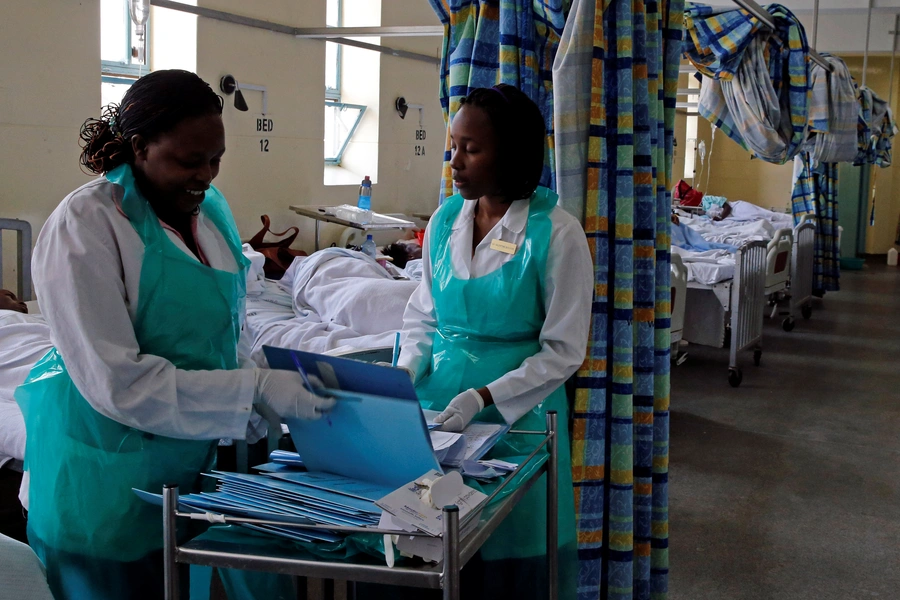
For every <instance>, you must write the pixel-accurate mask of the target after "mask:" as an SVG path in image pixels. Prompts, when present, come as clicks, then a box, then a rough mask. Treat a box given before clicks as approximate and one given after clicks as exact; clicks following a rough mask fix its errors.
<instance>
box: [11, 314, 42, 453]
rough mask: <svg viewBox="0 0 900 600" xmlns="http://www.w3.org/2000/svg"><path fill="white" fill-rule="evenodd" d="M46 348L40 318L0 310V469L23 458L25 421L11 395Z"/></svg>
mask: <svg viewBox="0 0 900 600" xmlns="http://www.w3.org/2000/svg"><path fill="white" fill-rule="evenodd" d="M50 348H51V346H50V328H49V327H48V326H47V323H46V322H45V321H44V318H43V317H41V316H40V315H23V314H21V313H17V312H13V311H7V310H0V466H2V465H4V464H6V463H7V462H9V461H10V460H12V459H17V460H23V458H24V456H25V421H24V419H23V418H22V411H21V410H19V405H18V404H16V401H15V398H14V394H15V391H16V388H17V387H18V386H19V385H21V384H22V383H23V382H24V381H25V378H26V377H28V373H29V372H31V368H32V367H33V366H34V364H35V363H36V362H37V361H38V360H40V359H41V358H42V357H43V356H44V355H45V354H47V352H49V351H50Z"/></svg>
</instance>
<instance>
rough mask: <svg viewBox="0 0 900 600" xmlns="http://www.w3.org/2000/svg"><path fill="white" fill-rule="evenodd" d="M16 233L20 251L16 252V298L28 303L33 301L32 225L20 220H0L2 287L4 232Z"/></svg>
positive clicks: (1, 283) (1, 276) (1, 274)
mask: <svg viewBox="0 0 900 600" xmlns="http://www.w3.org/2000/svg"><path fill="white" fill-rule="evenodd" d="M3 231H15V232H16V243H17V244H18V249H17V252H16V261H17V262H16V279H17V281H16V284H17V285H16V296H18V298H19V300H21V301H23V302H27V301H29V300H32V299H33V296H32V289H31V223H29V222H28V221H22V220H20V219H0V287H3V243H2V232H3Z"/></svg>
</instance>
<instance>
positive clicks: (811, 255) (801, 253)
mask: <svg viewBox="0 0 900 600" xmlns="http://www.w3.org/2000/svg"><path fill="white" fill-rule="evenodd" d="M815 254H816V224H815V221H814V220H813V219H807V220H804V221H802V222H801V223H800V224H799V225H798V226H797V227H796V228H794V256H793V262H792V264H791V286H790V296H791V312H794V311H796V310H797V309H798V308H799V309H800V314H801V315H803V318H804V319H809V318H810V317H812V299H813V279H814V277H813V271H814V269H815Z"/></svg>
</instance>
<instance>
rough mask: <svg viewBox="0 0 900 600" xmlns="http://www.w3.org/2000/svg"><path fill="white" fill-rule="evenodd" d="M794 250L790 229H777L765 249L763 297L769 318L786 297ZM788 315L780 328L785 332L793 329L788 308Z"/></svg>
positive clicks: (790, 312) (774, 313)
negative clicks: (765, 300) (769, 311)
mask: <svg viewBox="0 0 900 600" xmlns="http://www.w3.org/2000/svg"><path fill="white" fill-rule="evenodd" d="M793 250H794V232H793V230H791V229H779V230H777V231H776V232H775V234H774V235H773V236H772V240H771V241H770V242H769V244H768V246H767V248H766V288H765V297H766V298H768V299H769V306H771V307H772V314H771V315H770V318H774V317H775V315H776V314H778V301H779V300H780V299H781V298H782V297H784V296H786V295H787V290H788V286H789V285H790V281H791V256H792V254H793ZM787 312H788V315H787V317H786V318H785V319H784V322H783V323H782V326H783V327H784V330H785V331H790V330H791V329H793V328H794V316H793V314H792V313H793V311H791V309H790V308H788V311H787Z"/></svg>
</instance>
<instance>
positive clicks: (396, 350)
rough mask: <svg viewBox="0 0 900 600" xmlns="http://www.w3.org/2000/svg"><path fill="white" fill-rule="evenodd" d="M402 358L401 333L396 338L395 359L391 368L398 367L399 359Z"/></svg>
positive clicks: (392, 360)
mask: <svg viewBox="0 0 900 600" xmlns="http://www.w3.org/2000/svg"><path fill="white" fill-rule="evenodd" d="M398 358H400V332H399V331H398V332H397V335H396V336H394V358H392V359H391V366H392V367H396V366H397V359H398Z"/></svg>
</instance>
